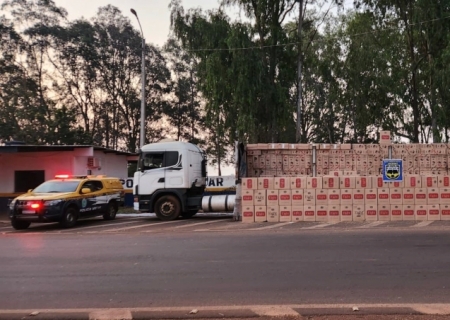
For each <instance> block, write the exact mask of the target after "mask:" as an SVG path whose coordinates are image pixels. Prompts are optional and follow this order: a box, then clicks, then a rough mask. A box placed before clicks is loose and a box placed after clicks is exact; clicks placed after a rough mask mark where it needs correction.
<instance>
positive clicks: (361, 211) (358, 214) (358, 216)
mask: <svg viewBox="0 0 450 320" xmlns="http://www.w3.org/2000/svg"><path fill="white" fill-rule="evenodd" d="M364 220H366V215H365V208H364V205H363V204H356V205H353V221H364Z"/></svg>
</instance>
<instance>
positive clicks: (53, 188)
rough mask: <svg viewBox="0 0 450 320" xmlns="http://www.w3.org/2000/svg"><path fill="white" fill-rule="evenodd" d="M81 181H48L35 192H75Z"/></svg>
mask: <svg viewBox="0 0 450 320" xmlns="http://www.w3.org/2000/svg"><path fill="white" fill-rule="evenodd" d="M79 183H80V182H79V181H47V182H44V183H43V184H41V185H40V186H38V187H37V188H36V189H34V190H33V192H35V193H61V192H75V191H76V190H77V187H78V185H79Z"/></svg>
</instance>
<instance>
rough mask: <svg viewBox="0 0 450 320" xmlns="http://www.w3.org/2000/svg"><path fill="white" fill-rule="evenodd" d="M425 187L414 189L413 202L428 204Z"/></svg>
mask: <svg viewBox="0 0 450 320" xmlns="http://www.w3.org/2000/svg"><path fill="white" fill-rule="evenodd" d="M427 199H428V197H427V189H422V188H415V189H414V204H428V201H427Z"/></svg>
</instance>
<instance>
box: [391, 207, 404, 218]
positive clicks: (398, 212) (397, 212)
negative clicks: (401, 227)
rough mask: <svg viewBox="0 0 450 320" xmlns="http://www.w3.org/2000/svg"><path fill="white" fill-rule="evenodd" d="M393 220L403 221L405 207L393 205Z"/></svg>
mask: <svg viewBox="0 0 450 320" xmlns="http://www.w3.org/2000/svg"><path fill="white" fill-rule="evenodd" d="M390 206H391V220H392V221H402V220H403V205H401V204H391V205H390Z"/></svg>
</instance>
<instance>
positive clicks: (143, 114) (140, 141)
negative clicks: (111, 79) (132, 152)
mask: <svg viewBox="0 0 450 320" xmlns="http://www.w3.org/2000/svg"><path fill="white" fill-rule="evenodd" d="M130 11H131V13H132V14H134V15H135V16H136V19H137V21H138V23H139V28H140V29H141V38H142V66H141V85H142V89H141V95H142V96H141V131H140V135H139V147H140V148H142V146H143V145H144V144H145V39H144V32H143V31H142V27H141V22H140V21H139V17H138V15H137V13H136V11H135V10H134V9H131V10H130Z"/></svg>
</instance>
